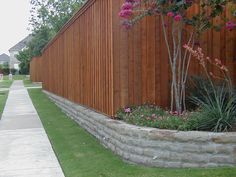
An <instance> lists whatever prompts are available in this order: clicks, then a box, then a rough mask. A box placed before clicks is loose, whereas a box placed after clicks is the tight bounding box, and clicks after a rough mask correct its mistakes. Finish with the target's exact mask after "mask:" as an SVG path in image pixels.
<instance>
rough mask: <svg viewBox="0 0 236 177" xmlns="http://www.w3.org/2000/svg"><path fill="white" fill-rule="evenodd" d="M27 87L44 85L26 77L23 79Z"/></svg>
mask: <svg viewBox="0 0 236 177" xmlns="http://www.w3.org/2000/svg"><path fill="white" fill-rule="evenodd" d="M23 82H24V85H25V87H40V86H42V84H41V83H32V82H31V80H29V79H25V80H23Z"/></svg>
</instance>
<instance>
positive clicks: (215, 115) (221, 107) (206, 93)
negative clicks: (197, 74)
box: [184, 45, 236, 132]
mask: <svg viewBox="0 0 236 177" xmlns="http://www.w3.org/2000/svg"><path fill="white" fill-rule="evenodd" d="M184 48H185V49H186V50H187V51H188V52H189V53H190V54H191V55H192V56H193V57H194V58H196V59H197V60H198V61H199V63H200V65H201V66H202V68H203V70H204V72H205V75H206V78H207V82H203V83H202V84H199V85H200V86H201V87H200V88H199V93H200V96H199V95H198V96H192V97H191V99H192V101H193V103H195V105H197V106H199V108H200V110H199V112H197V113H195V115H194V116H193V118H192V120H193V119H195V120H193V121H194V122H195V123H196V124H195V125H196V127H195V128H196V129H198V130H211V131H215V132H221V131H228V130H229V129H230V128H231V127H232V125H233V124H234V123H235V121H236V95H235V94H234V91H233V86H232V81H231V78H230V75H229V73H228V72H229V71H228V69H227V68H226V66H225V65H223V64H222V62H221V61H220V60H219V59H217V58H216V59H214V60H212V59H210V58H209V57H205V56H204V54H203V53H202V49H201V48H200V47H198V48H197V49H196V50H194V49H193V48H192V47H190V46H188V45H185V46H184ZM207 65H212V66H214V67H216V68H217V69H218V70H219V71H220V73H221V75H215V74H213V73H211V72H209V71H208V69H207ZM215 81H218V83H221V84H220V85H217V84H216V83H215ZM190 122H191V121H190Z"/></svg>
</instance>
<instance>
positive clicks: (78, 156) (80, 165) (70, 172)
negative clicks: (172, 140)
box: [28, 89, 236, 177]
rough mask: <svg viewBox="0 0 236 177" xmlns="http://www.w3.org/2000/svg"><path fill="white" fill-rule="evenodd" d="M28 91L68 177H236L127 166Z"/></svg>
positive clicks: (223, 171)
mask: <svg viewBox="0 0 236 177" xmlns="http://www.w3.org/2000/svg"><path fill="white" fill-rule="evenodd" d="M28 91H29V94H30V96H31V98H32V101H33V104H34V106H35V107H36V109H37V111H38V114H39V116H40V118H41V120H42V122H43V125H44V127H45V130H46V132H47V134H48V136H49V139H50V141H51V143H52V145H53V148H54V150H55V152H56V155H57V157H58V159H59V161H60V163H61V166H62V168H63V170H64V172H65V176H66V177H235V176H236V168H211V169H166V168H148V167H143V166H139V165H131V164H128V163H125V162H123V161H122V160H121V159H120V158H119V157H118V156H116V155H114V154H113V153H112V152H111V151H110V150H109V149H106V148H104V147H103V146H102V145H101V144H100V143H99V142H98V141H97V140H96V139H95V138H94V137H93V136H91V135H90V134H89V133H87V132H86V131H85V130H83V129H82V128H81V127H79V126H78V124H77V123H75V122H74V121H73V120H71V119H70V118H68V117H67V116H66V115H65V114H64V113H62V112H61V111H60V109H59V108H58V107H57V106H56V105H55V104H54V103H52V102H50V100H49V99H48V98H47V96H46V95H45V94H43V93H42V92H41V90H40V89H34V90H28Z"/></svg>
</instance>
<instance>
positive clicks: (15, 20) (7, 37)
mask: <svg viewBox="0 0 236 177" xmlns="http://www.w3.org/2000/svg"><path fill="white" fill-rule="evenodd" d="M29 18H30V0H0V55H1V54H2V53H6V54H8V55H9V52H8V50H9V49H10V48H11V47H13V46H14V45H15V44H17V43H18V42H20V41H21V40H22V39H24V38H25V37H26V36H27V35H28V34H29V33H30V31H29V30H27V28H28V27H29Z"/></svg>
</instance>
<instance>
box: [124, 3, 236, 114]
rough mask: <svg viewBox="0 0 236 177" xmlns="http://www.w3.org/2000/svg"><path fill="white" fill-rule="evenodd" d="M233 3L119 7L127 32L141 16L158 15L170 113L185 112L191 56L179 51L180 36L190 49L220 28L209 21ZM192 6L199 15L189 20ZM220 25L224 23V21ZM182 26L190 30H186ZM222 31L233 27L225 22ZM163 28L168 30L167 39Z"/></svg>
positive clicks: (230, 23)
mask: <svg viewBox="0 0 236 177" xmlns="http://www.w3.org/2000/svg"><path fill="white" fill-rule="evenodd" d="M233 3H235V1H234V0H211V1H209V0H201V1H197V0H125V2H124V4H123V5H122V7H121V11H120V13H119V16H120V17H122V18H123V19H124V21H123V25H124V26H125V28H127V29H128V28H130V27H132V25H133V24H135V23H136V22H138V21H139V20H141V19H142V18H143V17H145V16H157V15H159V16H160V18H161V24H162V29H163V35H164V39H165V44H166V47H167V51H168V58H169V63H170V68H171V76H172V83H171V111H175V112H176V111H177V113H178V114H181V113H182V112H183V111H185V110H186V105H185V85H186V81H187V76H188V70H189V66H190V59H191V54H190V53H188V52H187V50H186V49H183V48H182V46H183V42H184V41H183V34H184V33H186V32H187V45H188V46H191V47H194V44H195V39H196V38H197V37H199V35H200V34H201V33H202V32H204V31H206V30H207V29H209V28H214V29H219V28H220V27H222V24H219V25H217V26H215V25H214V24H213V23H212V21H213V19H214V18H216V17H219V16H220V15H221V14H222V13H223V12H224V10H225V7H226V5H228V4H233ZM194 5H198V6H199V11H198V12H197V13H195V14H192V15H191V16H190V15H189V14H188V12H189V11H190V8H191V7H192V6H194ZM222 22H224V23H225V19H222ZM186 25H188V26H191V28H188V30H186V28H185V26H186ZM226 27H227V28H228V29H230V30H232V29H234V28H235V27H236V24H235V23H234V22H232V21H229V22H227V24H226ZM167 28H171V39H169V38H168V34H167Z"/></svg>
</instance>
